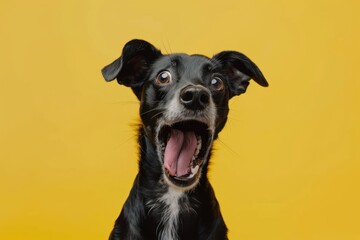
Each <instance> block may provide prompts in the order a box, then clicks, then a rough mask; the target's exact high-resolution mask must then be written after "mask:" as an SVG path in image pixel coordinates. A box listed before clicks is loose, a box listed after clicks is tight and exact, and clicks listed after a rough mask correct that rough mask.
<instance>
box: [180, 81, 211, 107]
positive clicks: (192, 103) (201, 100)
mask: <svg viewBox="0 0 360 240" xmlns="http://www.w3.org/2000/svg"><path fill="white" fill-rule="evenodd" d="M209 101H210V95H209V93H208V91H206V89H204V88H202V87H198V86H188V87H185V88H184V89H182V90H181V92H180V102H181V103H182V104H183V105H184V106H185V107H186V108H188V109H192V110H201V109H204V108H205V107H206V106H207V105H208V104H209Z"/></svg>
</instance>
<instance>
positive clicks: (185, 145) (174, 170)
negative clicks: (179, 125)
mask: <svg viewBox="0 0 360 240" xmlns="http://www.w3.org/2000/svg"><path fill="white" fill-rule="evenodd" d="M196 145H197V140H196V136H195V133H194V132H182V131H179V130H176V129H171V133H170V138H169V140H168V142H167V145H166V148H165V153H164V167H165V169H166V170H168V172H169V174H170V176H176V177H181V176H184V175H187V174H189V173H190V164H191V159H192V157H193V156H194V153H195V149H196Z"/></svg>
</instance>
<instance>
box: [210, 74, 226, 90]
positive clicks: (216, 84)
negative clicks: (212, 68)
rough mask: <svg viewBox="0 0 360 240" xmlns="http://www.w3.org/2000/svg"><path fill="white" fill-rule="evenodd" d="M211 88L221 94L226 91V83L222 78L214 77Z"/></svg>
mask: <svg viewBox="0 0 360 240" xmlns="http://www.w3.org/2000/svg"><path fill="white" fill-rule="evenodd" d="M210 86H211V87H212V89H214V90H215V91H217V92H220V91H221V90H223V89H224V82H223V81H222V80H221V79H220V78H218V77H214V78H213V79H211V82H210Z"/></svg>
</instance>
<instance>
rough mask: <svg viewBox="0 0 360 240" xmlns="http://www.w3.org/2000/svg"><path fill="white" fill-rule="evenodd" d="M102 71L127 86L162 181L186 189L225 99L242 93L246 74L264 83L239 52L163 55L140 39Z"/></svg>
mask: <svg viewBox="0 0 360 240" xmlns="http://www.w3.org/2000/svg"><path fill="white" fill-rule="evenodd" d="M102 72H103V75H104V78H105V79H106V80H107V81H111V80H113V79H115V78H117V80H118V82H119V83H120V84H123V85H125V86H128V87H131V88H132V90H133V91H134V93H135V95H136V96H137V97H138V99H139V100H140V115H141V119H142V123H143V126H144V131H145V133H146V135H147V137H148V138H149V139H150V140H151V142H152V143H153V144H154V148H155V149H156V151H157V153H158V157H159V159H160V161H161V165H162V166H163V173H164V180H165V182H166V183H168V184H169V185H170V186H173V187H177V188H182V189H185V190H186V189H191V188H193V187H194V186H196V184H197V183H198V180H199V178H200V176H201V172H202V168H203V166H204V165H206V161H207V159H208V155H209V152H210V149H211V146H212V142H213V140H214V139H215V138H217V136H218V133H219V132H220V131H221V129H222V128H223V127H224V125H225V123H226V120H227V114H228V112H229V108H228V101H229V99H230V98H232V97H233V96H236V95H240V94H242V93H244V92H245V91H246V89H247V87H248V85H249V80H250V79H254V80H255V81H256V82H257V83H258V84H260V85H261V86H268V83H267V82H266V80H265V78H264V76H263V75H262V73H261V71H260V70H259V69H258V67H257V66H256V65H255V64H254V63H253V62H252V61H251V60H250V59H248V58H247V57H246V56H245V55H243V54H241V53H239V52H234V51H224V52H221V53H219V54H216V55H215V56H214V57H213V58H207V57H205V56H201V55H191V56H189V55H186V54H170V55H162V54H161V52H160V51H159V50H158V49H156V48H155V47H154V46H152V45H151V44H150V43H148V42H146V41H143V40H132V41H130V42H128V43H127V44H126V45H125V47H124V49H123V52H122V55H121V56H120V58H118V59H117V60H115V61H114V62H113V63H111V64H110V65H108V66H106V67H105V68H104V69H103V70H102Z"/></svg>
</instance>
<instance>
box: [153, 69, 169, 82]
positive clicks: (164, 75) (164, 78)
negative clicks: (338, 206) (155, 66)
mask: <svg viewBox="0 0 360 240" xmlns="http://www.w3.org/2000/svg"><path fill="white" fill-rule="evenodd" d="M171 82H172V77H171V74H170V72H169V71H162V72H160V73H159V75H157V77H156V81H155V83H156V84H157V85H166V84H169V83H171Z"/></svg>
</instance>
